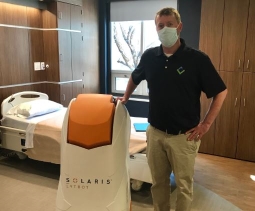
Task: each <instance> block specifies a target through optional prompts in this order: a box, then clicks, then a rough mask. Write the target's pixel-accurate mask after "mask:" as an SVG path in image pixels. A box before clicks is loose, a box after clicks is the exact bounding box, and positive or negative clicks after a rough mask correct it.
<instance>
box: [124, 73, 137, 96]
mask: <svg viewBox="0 0 255 211" xmlns="http://www.w3.org/2000/svg"><path fill="white" fill-rule="evenodd" d="M136 87H137V85H135V84H134V82H133V79H132V77H130V78H129V81H128V84H127V88H126V91H125V94H124V96H123V97H124V98H125V99H126V100H128V99H129V97H130V96H131V94H132V93H133V91H134V90H135V89H136Z"/></svg>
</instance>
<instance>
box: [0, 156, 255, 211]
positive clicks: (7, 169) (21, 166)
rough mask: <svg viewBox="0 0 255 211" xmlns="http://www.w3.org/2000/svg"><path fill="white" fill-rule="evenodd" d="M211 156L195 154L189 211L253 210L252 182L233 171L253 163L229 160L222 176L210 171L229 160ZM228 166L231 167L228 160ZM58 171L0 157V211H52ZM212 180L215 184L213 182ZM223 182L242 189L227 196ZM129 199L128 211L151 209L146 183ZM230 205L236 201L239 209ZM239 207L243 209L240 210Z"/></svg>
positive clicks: (172, 196) (56, 168) (25, 161)
mask: <svg viewBox="0 0 255 211" xmlns="http://www.w3.org/2000/svg"><path fill="white" fill-rule="evenodd" d="M214 157H215V156H209V155H199V156H198V161H197V166H196V168H195V183H194V202H193V205H192V210H194V211H195V210H197V211H200V210H201V211H204V210H206V211H219V210H222V211H225V210H226V211H235V210H247V211H249V210H255V209H254V208H255V202H254V197H253V195H254V191H252V190H254V189H253V187H254V185H255V182H253V181H249V180H245V181H244V182H242V181H243V180H244V179H240V178H241V175H246V173H249V172H245V169H244V171H243V172H240V173H241V174H239V173H238V172H239V170H237V171H236V172H235V173H233V171H234V170H235V169H241V168H242V167H243V166H245V165H246V168H247V169H249V171H250V169H251V168H253V169H254V167H255V163H249V162H241V163H240V162H239V161H237V162H236V163H237V164H236V163H235V162H232V161H231V163H233V164H234V166H233V167H234V168H231V172H225V170H227V168H222V169H220V170H218V172H219V171H224V172H221V175H222V176H217V173H216V174H214V172H215V167H216V166H218V164H219V162H229V161H228V159H226V158H219V159H218V160H217V157H216V158H215V159H214ZM213 159H214V160H213ZM222 160H223V161H222ZM212 161H213V162H212ZM239 163H240V165H239ZM229 165H230V166H231V164H230V163H229ZM236 165H238V167H237V166H236ZM247 165H248V166H247ZM210 169H211V170H210ZM59 173H60V168H59V165H55V164H50V163H43V162H37V161H34V160H30V159H26V160H19V159H18V158H17V157H11V158H5V157H2V156H0V211H55V202H56V195H57V188H58V179H59ZM226 175H231V177H227V176H226ZM235 175H237V177H238V181H239V184H237V183H234V182H231V181H232V180H233V178H234V177H235ZM171 178H172V186H173V189H172V194H171V210H174V208H175V200H176V189H175V188H174V187H175V183H174V179H173V175H172V176H171ZM212 178H214V179H212ZM224 179H226V180H224ZM234 179H235V178H234ZM216 180H217V183H215V182H214V181H216ZM223 180H224V181H223ZM227 182H230V183H231V185H232V186H231V187H230V188H231V191H233V188H234V186H235V185H238V187H239V186H240V187H241V186H242V187H243V189H242V190H239V189H237V191H238V193H236V194H235V195H234V194H232V195H229V192H230V190H229V189H227V187H225V186H224V184H226V183H227ZM230 183H229V184H230ZM206 186H207V187H209V186H211V188H210V189H211V190H209V189H207V188H205V187H206ZM217 187H221V188H220V189H219V190H220V191H221V193H222V194H223V193H225V194H226V196H230V197H229V199H231V198H232V199H233V200H232V203H231V202H230V201H227V200H226V199H224V198H223V197H221V196H220V195H218V194H216V193H215V192H216V191H217ZM212 190H214V191H212ZM224 190H225V192H224ZM219 193H220V192H219ZM239 193H240V194H241V195H240V194H239ZM238 194H239V195H238ZM252 194H253V195H252ZM242 196H245V201H244V200H241V201H238V198H240V197H242ZM234 197H236V198H234ZM131 199H132V211H153V207H152V197H151V193H150V184H144V186H143V188H142V190H141V191H139V192H133V191H132V192H131ZM237 202H240V203H237ZM234 204H239V205H240V208H238V207H237V206H235V205H234ZM242 207H244V208H245V209H242ZM89 211H93V210H89Z"/></svg>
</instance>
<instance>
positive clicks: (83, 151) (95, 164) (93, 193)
mask: <svg viewBox="0 0 255 211" xmlns="http://www.w3.org/2000/svg"><path fill="white" fill-rule="evenodd" d="M84 96H85V95H79V96H78V97H77V99H75V100H72V101H71V102H70V105H69V108H68V110H67V113H66V116H65V120H64V123H63V128H62V143H61V174H60V180H59V187H58V193H57V205H56V207H57V208H56V211H64V210H67V211H84V210H85V211H86V210H87V211H128V210H130V201H131V197H130V178H129V174H128V169H129V166H128V163H129V153H128V146H129V138H130V117H129V114H128V112H127V111H126V109H125V107H124V106H123V105H122V104H121V103H119V102H118V104H117V106H116V108H115V109H114V115H113V121H112V126H111V130H112V131H111V132H110V133H111V137H112V139H111V143H110V144H106V145H101V146H100V144H98V143H97V144H96V146H92V147H87V145H86V143H85V147H84V146H81V145H80V144H79V141H77V143H76V140H74V143H70V142H71V141H69V139H70V137H69V135H70V134H71V132H70V131H69V130H73V128H74V129H75V130H76V129H77V128H79V127H81V128H80V129H81V132H82V130H83V129H82V124H83V123H82V122H85V123H84V127H87V126H86V124H88V120H84V121H83V117H82V118H80V117H79V118H78V119H77V120H75V117H74V118H73V117H72V116H69V115H70V114H71V113H72V109H76V110H77V108H79V109H81V112H80V114H77V115H80V116H82V115H85V116H84V118H85V119H86V115H87V114H89V113H88V112H97V113H96V114H95V115H94V114H91V113H90V118H92V123H91V125H89V126H88V127H89V129H88V130H90V128H91V130H94V129H93V128H94V127H95V126H96V125H95V122H96V124H98V125H99V126H96V127H97V128H100V127H101V126H100V124H104V120H102V122H101V120H99V118H100V112H105V111H101V108H102V109H104V108H103V105H102V106H98V109H99V111H97V110H95V109H94V108H92V111H86V112H83V111H82V109H83V108H84V103H86V102H84V101H87V100H90V97H92V98H93V99H94V98H97V97H99V98H102V99H103V98H104V97H106V98H107V99H108V97H109V96H104V95H99V94H98V95H86V96H85V97H84ZM94 101H95V99H94ZM104 101H105V100H104ZM106 101H107V100H106ZM95 102H97V100H96V101H95ZM100 102H101V101H100V99H99V102H98V103H100ZM73 103H75V106H72V104H73ZM79 103H81V105H78V104H79ZM77 105H78V107H77ZM85 107H86V106H85ZM88 107H90V106H88ZM84 109H86V108H84ZM106 110H107V109H106ZM108 111H109V109H108ZM70 112H71V113H70ZM76 113H77V111H76ZM91 115H92V116H91ZM103 116H107V115H105V113H103ZM72 118H73V119H74V120H72ZM93 118H94V119H95V118H96V121H94V120H93ZM107 118H108V117H107ZM80 119H82V122H78V121H81V120H80ZM71 121H77V122H78V123H77V124H76V123H75V124H76V125H77V126H75V127H73V128H72V127H71V126H70V125H71V123H70V122H71ZM69 126H70V127H69ZM84 130H86V129H84ZM75 133H76V132H74V133H73V134H74V136H75ZM96 133H98V134H96ZM96 133H94V134H95V135H100V133H103V132H102V131H101V129H98V130H97V129H96ZM92 135H93V134H92ZM85 136H86V134H85V135H84V137H83V138H82V139H84V140H85V139H86V137H85ZM93 137H94V135H93ZM93 137H92V138H93ZM79 139H80V137H79ZM89 142H90V141H89ZM90 144H91V142H90ZM86 147H87V148H86Z"/></svg>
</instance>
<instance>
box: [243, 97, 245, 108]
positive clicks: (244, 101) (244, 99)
mask: <svg viewBox="0 0 255 211" xmlns="http://www.w3.org/2000/svg"><path fill="white" fill-rule="evenodd" d="M243 106H244V107H245V98H244V99H243Z"/></svg>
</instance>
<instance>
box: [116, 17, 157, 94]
mask: <svg viewBox="0 0 255 211" xmlns="http://www.w3.org/2000/svg"><path fill="white" fill-rule="evenodd" d="M111 35H112V37H111V49H112V52H111V67H112V92H116V93H124V92H125V90H126V85H127V82H128V79H129V77H130V75H131V72H132V71H133V70H134V69H135V68H136V67H137V65H138V64H139V62H140V58H141V55H142V53H143V52H144V51H145V50H146V49H148V48H151V47H154V46H158V45H159V44H160V42H159V40H158V36H157V33H156V30H155V23H154V20H151V21H122V22H112V23H111ZM120 87H121V88H120ZM134 94H137V95H148V92H147V82H146V81H143V82H141V84H140V85H139V86H138V87H137V90H135V92H134Z"/></svg>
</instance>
